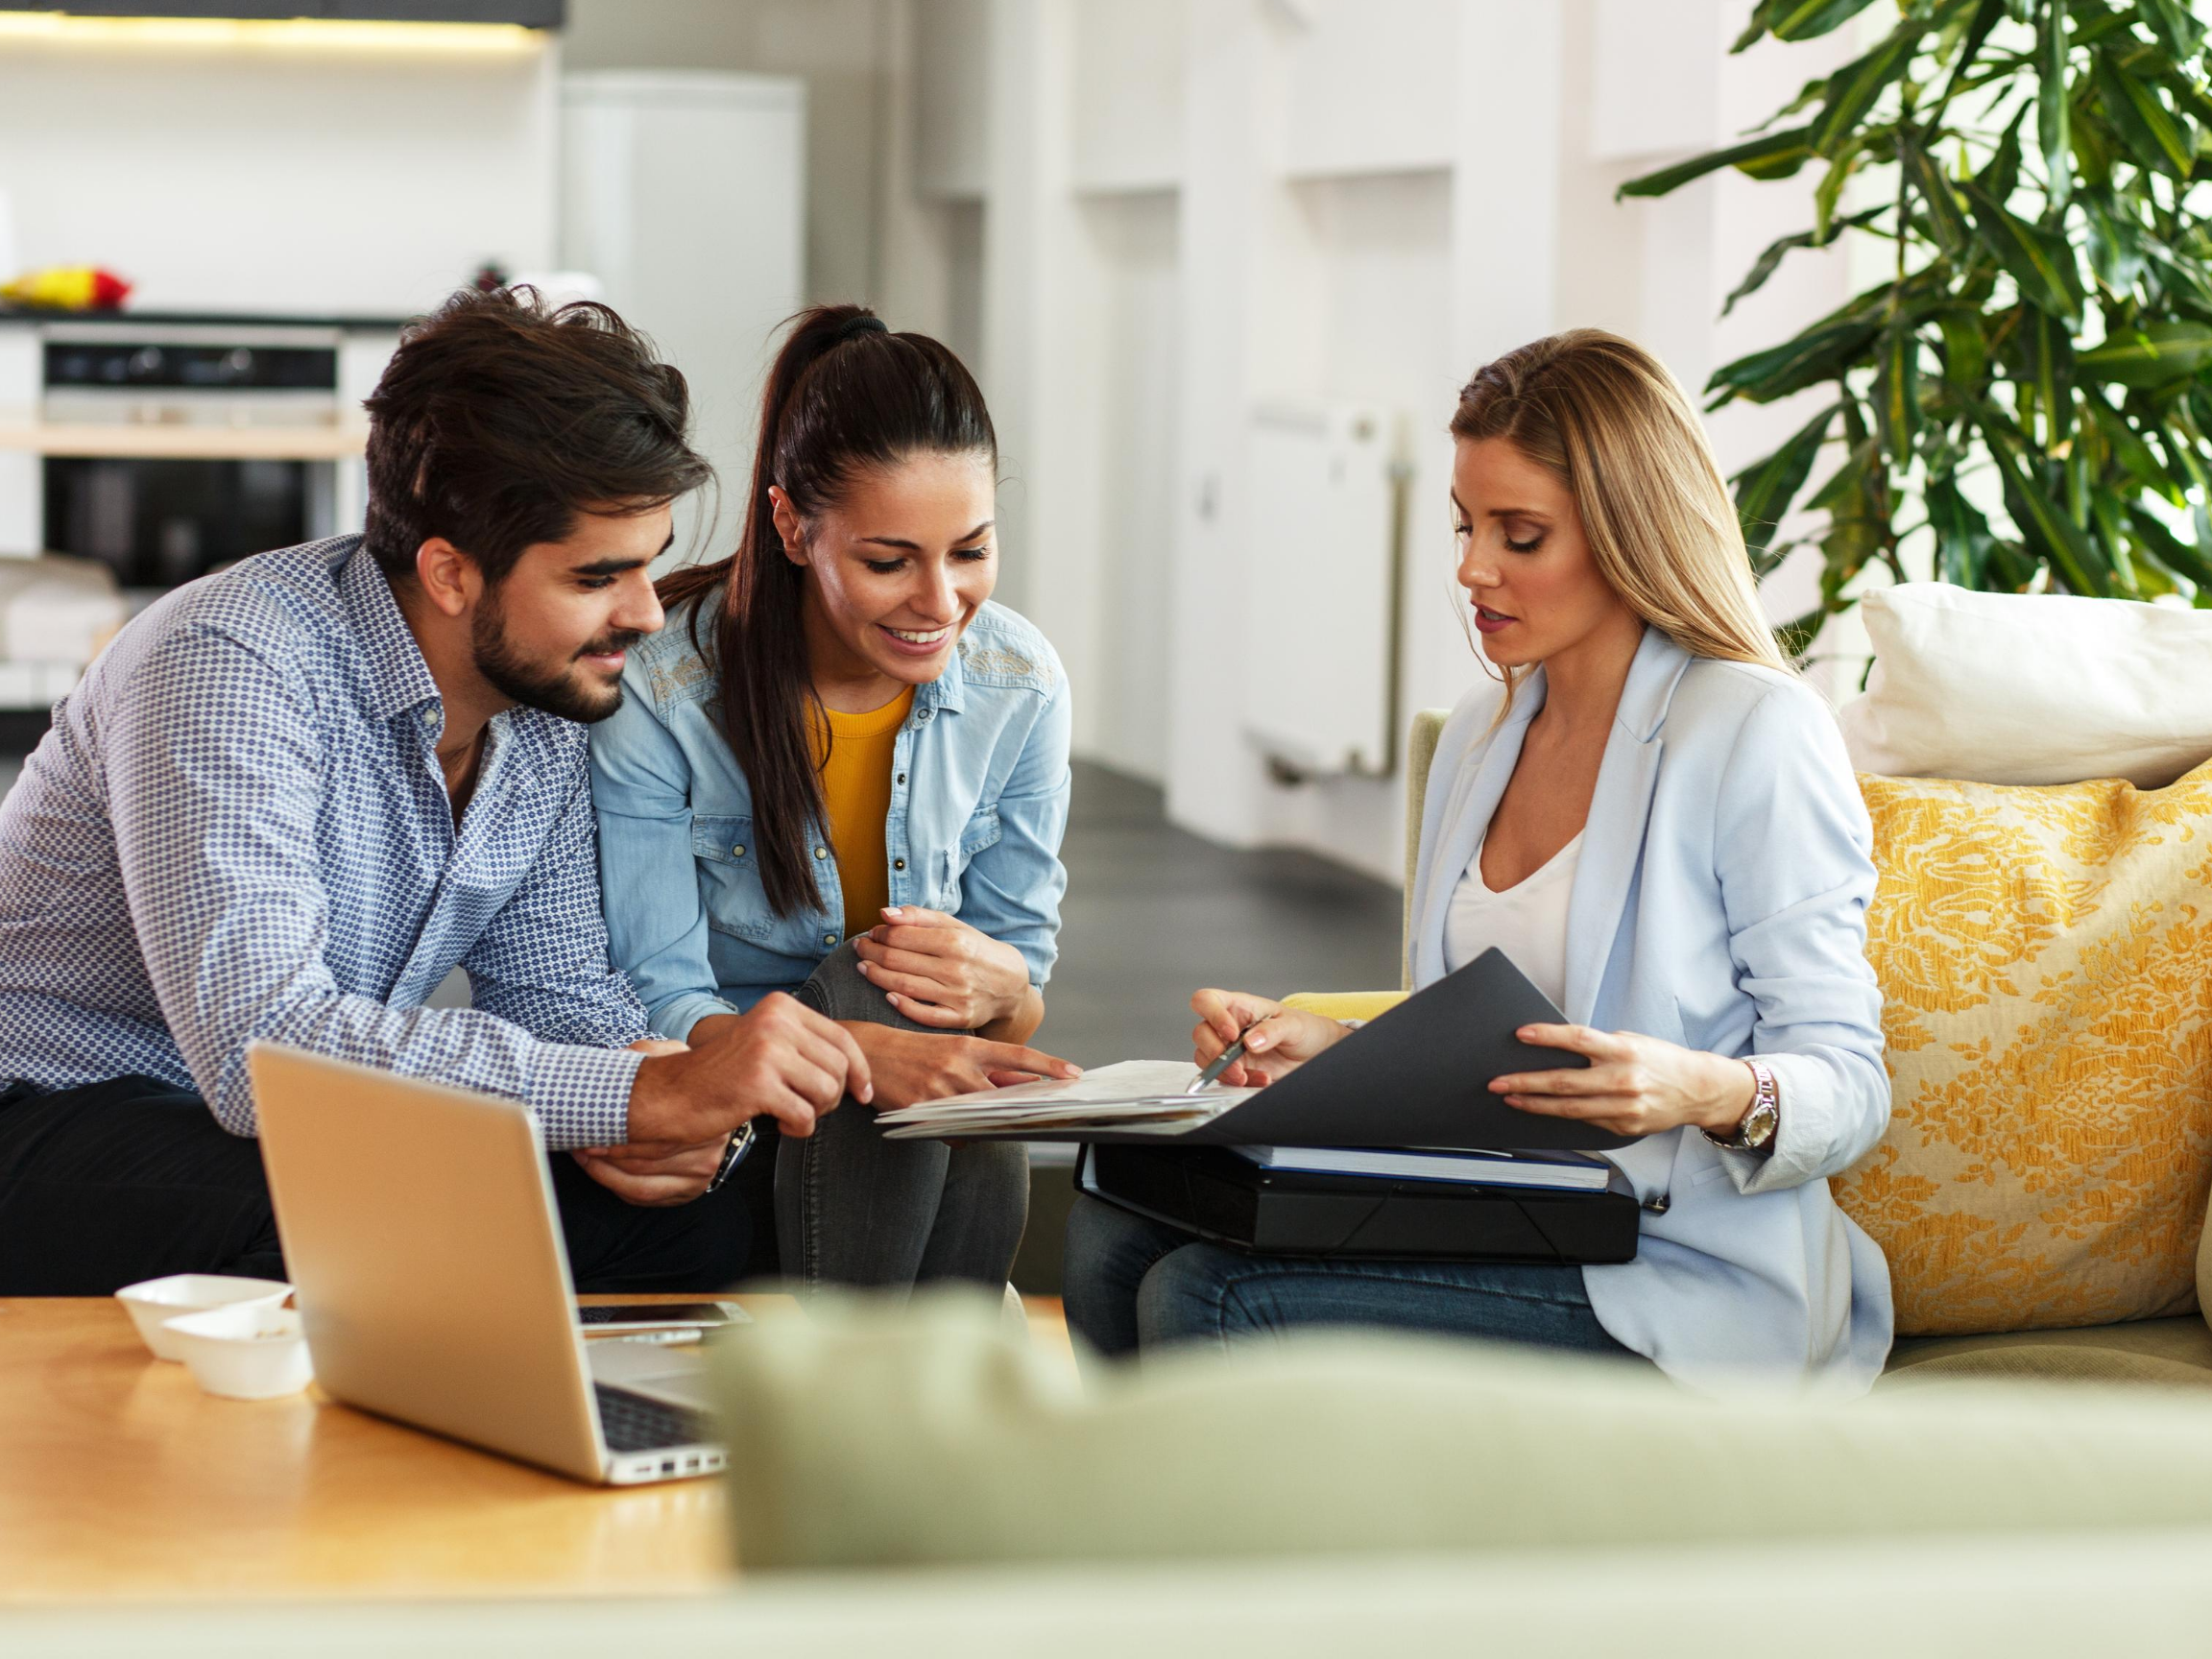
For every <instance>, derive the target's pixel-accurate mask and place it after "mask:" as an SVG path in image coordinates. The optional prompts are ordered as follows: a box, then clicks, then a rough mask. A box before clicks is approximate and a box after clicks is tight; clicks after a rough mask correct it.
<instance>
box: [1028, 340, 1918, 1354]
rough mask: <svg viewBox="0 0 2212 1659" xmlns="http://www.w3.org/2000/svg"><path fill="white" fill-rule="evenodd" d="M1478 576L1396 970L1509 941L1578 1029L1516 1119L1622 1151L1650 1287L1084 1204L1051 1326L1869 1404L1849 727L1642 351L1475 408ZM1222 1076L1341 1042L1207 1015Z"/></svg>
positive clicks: (1255, 1001) (1474, 551) (1459, 507)
mask: <svg viewBox="0 0 2212 1659" xmlns="http://www.w3.org/2000/svg"><path fill="white" fill-rule="evenodd" d="M1452 433H1453V436H1454V438H1455V440H1456V452H1455V459H1454V463H1453V472H1452V483H1453V490H1452V505H1453V512H1454V514H1455V523H1456V527H1457V532H1458V548H1459V563H1458V571H1457V574H1458V580H1459V584H1460V586H1461V587H1462V588H1464V589H1466V593H1467V600H1468V603H1469V605H1470V606H1471V608H1472V609H1471V616H1472V621H1473V626H1474V628H1475V629H1476V630H1478V631H1479V635H1480V640H1481V650H1482V654H1483V656H1484V657H1485V658H1486V659H1487V661H1488V668H1489V677H1488V678H1486V680H1485V682H1484V683H1483V684H1480V685H1478V686H1477V687H1476V689H1475V690H1473V691H1472V692H1470V693H1469V695H1468V696H1467V697H1466V698H1465V699H1464V700H1462V702H1461V703H1460V705H1459V707H1458V708H1457V709H1455V710H1454V711H1453V714H1452V718H1451V721H1450V723H1449V724H1448V725H1447V726H1446V727H1445V729H1444V733H1443V737H1442V740H1441V742H1440V743H1439V745H1438V747H1437V751H1436V759H1435V764H1434V767H1433V770H1432V771H1431V774H1430V779H1429V788H1428V809H1427V813H1426V815H1425V820H1424V822H1423V824H1422V827H1421V853H1420V859H1419V865H1418V871H1417V874H1416V876H1415V879H1414V890H1413V935H1412V940H1411V950H1412V958H1413V961H1412V967H1413V980H1414V983H1415V984H1416V985H1425V984H1427V983H1429V982H1430V981H1431V980H1434V979H1436V978H1438V977H1440V976H1441V975H1443V974H1448V973H1450V972H1452V971H1453V970H1454V969H1455V968H1457V967H1459V966H1461V965H1462V964H1464V963H1466V962H1469V961H1472V960H1473V959H1474V958H1475V957H1476V956H1478V955H1479V954H1480V953H1481V952H1482V951H1483V950H1486V949H1488V948H1490V947H1493V946H1496V947H1499V948H1501V949H1503V950H1504V951H1505V952H1506V954H1507V955H1509V956H1511V957H1512V958H1513V959H1514V960H1515V961H1516V962H1518V963H1519V964H1520V965H1521V967H1522V969H1523V970H1524V971H1525V972H1527V974H1528V975H1529V976H1530V977H1531V978H1532V979H1534V980H1535V982H1536V983H1537V984H1538V985H1539V986H1541V987H1542V988H1543V989H1544V991H1545V992H1546V993H1547V994H1548V995H1550V996H1551V998H1552V999H1553V1001H1555V1002H1556V1003H1557V1004H1558V1005H1559V1006H1560V1007H1561V1008H1562V1009H1563V1010H1564V1011H1565V1012H1566V1014H1567V1017H1568V1018H1569V1020H1571V1021H1572V1022H1574V1023H1572V1024H1564V1025H1532V1026H1528V1027H1527V1028H1525V1029H1524V1030H1523V1031H1522V1033H1521V1036H1522V1038H1523V1039H1524V1040H1525V1041H1527V1042H1529V1043H1532V1044H1537V1045H1541V1046H1550V1047H1557V1048H1562V1049H1567V1050H1570V1051H1572V1052H1574V1053H1576V1054H1581V1055H1586V1056H1587V1057H1588V1058H1589V1061H1590V1065H1589V1068H1588V1069H1587V1070H1548V1071H1534V1072H1528V1073H1526V1074H1523V1075H1519V1076H1511V1077H1502V1078H1500V1079H1498V1080H1497V1081H1496V1082H1495V1083H1493V1084H1491V1088H1492V1089H1494V1090H1495V1091H1497V1092H1498V1093H1500V1094H1503V1096H1504V1097H1505V1098H1506V1100H1507V1101H1508V1102H1510V1103H1511V1104H1512V1105H1514V1106H1516V1107H1518V1108H1520V1109H1521V1110H1522V1111H1525V1112H1527V1113H1530V1114H1532V1115H1541V1116H1554V1117H1565V1118H1585V1119H1588V1120H1590V1121H1593V1122H1596V1123H1599V1124H1602V1125H1604V1126H1605V1127H1607V1128H1609V1129H1612V1130H1615V1131H1617V1132H1619V1133H1621V1134H1623V1135H1630V1136H1635V1137H1637V1139H1636V1140H1635V1141H1634V1142H1633V1143H1631V1144H1630V1145H1628V1146H1627V1147H1625V1148H1623V1150H1621V1151H1619V1152H1614V1153H1609V1154H1607V1157H1608V1158H1609V1159H1610V1160H1611V1161H1612V1163H1614V1164H1615V1165H1616V1166H1618V1167H1619V1168H1620V1170H1621V1172H1622V1173H1623V1175H1624V1176H1625V1177H1626V1179H1627V1180H1628V1182H1629V1183H1630V1184H1631V1185H1632V1186H1633V1188H1634V1189H1635V1191H1636V1194H1637V1196H1638V1198H1639V1199H1640V1201H1641V1202H1642V1203H1643V1205H1644V1212H1643V1237H1642V1240H1641V1246H1640V1248H1639V1251H1638V1254H1637V1257H1636V1260H1635V1261H1633V1262H1624V1263H1622V1264H1620V1265H1614V1266H1600V1267H1586V1268H1584V1267H1573V1266H1558V1265H1521V1264H1505V1263H1482V1262H1376V1261H1329V1260H1303V1259H1301V1260H1291V1259H1283V1258H1267V1257H1257V1256H1250V1255H1244V1254H1240V1253H1238V1252H1235V1251H1231V1250H1226V1249H1223V1248H1220V1247H1218V1246H1215V1245H1212V1244H1206V1243H1198V1242H1193V1241H1191V1240H1190V1238H1189V1236H1187V1235H1183V1234H1178V1233H1174V1232H1172V1231H1170V1230H1168V1229H1166V1228H1164V1227H1160V1226H1157V1225H1155V1224H1153V1223H1149V1222H1145V1221H1142V1220H1141V1219H1139V1218H1137V1217H1134V1216H1131V1215H1128V1214H1124V1213H1122V1212H1119V1211H1117V1210H1115V1209H1113V1208H1111V1207H1109V1206H1107V1205H1105V1204H1102V1203H1100V1202H1099V1201H1097V1200H1095V1199H1085V1200H1083V1202H1082V1204H1081V1205H1080V1207H1079V1209H1078V1211H1077V1213H1076V1214H1075V1215H1074V1217H1073V1218H1072V1220H1071V1221H1070V1229H1069V1286H1068V1309H1069V1313H1070V1319H1071V1321H1072V1323H1073V1324H1074V1325H1075V1327H1076V1329H1077V1330H1079V1331H1080V1332H1081V1333H1082V1334H1083V1335H1085V1336H1086V1337H1087V1338H1089V1340H1090V1341H1091V1343H1092V1344H1093V1345H1094V1347H1095V1348H1097V1349H1099V1350H1101V1351H1103V1352H1105V1353H1108V1354H1118V1353H1127V1352H1130V1351H1133V1350H1136V1349H1138V1348H1140V1347H1145V1348H1149V1347H1151V1346H1153V1345H1154V1344H1157V1343H1162V1342H1167V1341H1172V1340H1179V1339H1193V1338H1203V1339H1211V1340H1221V1339H1225V1338H1228V1337H1230V1336H1234V1335H1238V1334H1246V1333H1257V1332H1274V1331H1282V1330H1286V1329H1288V1328H1292V1327H1299V1326H1311V1325H1327V1324H1338V1325H1341V1324H1359V1325H1383V1326H1394V1327H1399V1328H1407V1329H1417V1330H1424V1331H1432V1332H1445V1333H1453V1334H1464V1335H1469V1336H1481V1337H1490V1338H1495V1339H1503V1340H1507V1341H1518V1342H1524V1343H1531V1344H1536V1345H1539V1346H1544V1347H1551V1348H1564V1349H1576V1350H1583V1351H1588V1352H1594V1353H1605V1354H1611V1355H1615V1356H1627V1355H1640V1356H1642V1357H1644V1358H1646V1359H1648V1360H1651V1361H1653V1362H1655V1363H1656V1364H1657V1365H1659V1366H1660V1368H1661V1369H1663V1370H1664V1371H1666V1372H1667V1373H1669V1374H1670V1375H1671V1376H1674V1377H1676V1378H1678V1379H1680V1380H1682V1381H1684V1382H1686V1383H1692V1384H1696V1385H1704V1386H1713V1385H1718V1384H1719V1383H1724V1382H1726V1381H1727V1380H1729V1379H1730V1378H1732V1377H1737V1376H1742V1375H1744V1374H1759V1375H1763V1376H1767V1377H1775V1376H1781V1377H1797V1378H1805V1379H1815V1380H1819V1381H1821V1382H1823V1383H1830V1384H1833V1385H1838V1386H1841V1387H1844V1388H1849V1389H1862V1388H1864V1387H1865V1386H1867V1385H1868V1384H1869V1383H1871V1382H1872V1380H1873V1378H1874V1377H1875V1376H1876V1375H1877V1374H1878V1373H1879V1372H1880V1370H1881V1368H1882V1363H1883V1360H1884V1358H1886V1356H1887V1353H1888V1349H1889V1338H1890V1301H1889V1276H1888V1269H1887V1264H1886V1263H1885V1262H1884V1261H1883V1259H1882V1254H1881V1252H1880V1251H1879V1250H1878V1249H1877V1248H1876V1247H1875V1245H1874V1243H1873V1241H1872V1240H1871V1239H1869V1238H1867V1237H1866V1235H1865V1234H1864V1233H1863V1232H1861V1231H1860V1230H1859V1228H1858V1227H1856V1226H1855V1225H1853V1223H1852V1222H1851V1221H1850V1220H1849V1218H1848V1217H1846V1216H1845V1215H1844V1214H1842V1213H1841V1212H1840V1211H1839V1210H1838V1209H1837V1207H1836V1205H1835V1202H1834V1200H1833V1199H1831V1198H1830V1196H1829V1193H1828V1182H1827V1178H1828V1177H1829V1176H1831V1175H1834V1174H1836V1173H1838V1172H1839V1171H1840V1170H1842V1169H1843V1168H1845V1167H1846V1166H1849V1165H1850V1164H1852V1163H1853V1162H1854V1161H1855V1160H1857V1159H1858V1158H1860V1157H1862V1156H1863V1154H1864V1153H1865V1152H1866V1151H1867V1150H1868V1149H1869V1148H1871V1147H1872V1146H1873V1145H1874V1143H1875V1142H1876V1141H1877V1140H1878V1139H1879V1138H1880V1136H1881V1134H1882V1131H1883V1128H1884V1126H1885V1124H1886V1123H1887V1121H1888V1116H1889V1085H1888V1078H1887V1073H1886V1071H1885V1070H1884V1067H1883V1062H1882V1035H1881V997H1880V994H1879V992H1878V991H1877V990H1876V987H1875V982H1874V975H1873V973H1872V971H1871V970H1870V969H1869V968H1868V967H1867V964H1866V957H1865V922H1864V913H1865V907H1866V902H1867V900H1868V898H1869V897H1870V896H1871V895H1872V893H1873V891H1874V867H1873V865H1872V863H1871V861H1870V859H1869V856H1868V852H1869V846H1870V834H1869V830H1868V826H1867V820H1866V813H1865V810H1864V808H1863V806H1862V805H1861V803H1860V799H1859V794H1858V790H1857V788H1856V786H1855V785H1854V783H1853V781H1852V776H1851V768H1850V764H1849V762H1848V761H1847V760H1846V759H1845V758H1844V754H1843V746H1842V743H1841V741H1840V740H1839V737H1838V735H1837V732H1836V728H1835V724H1834V722H1833V721H1832V720H1831V719H1830V717H1829V715H1828V712H1827V710H1826V709H1825V708H1824V707H1823V706H1822V704H1821V702H1820V700H1819V698H1818V697H1817V696H1816V695H1815V694H1814V692H1813V691H1812V690H1810V689H1809V688H1808V687H1807V686H1805V685H1803V684H1802V683H1801V682H1800V681H1799V680H1798V679H1797V678H1796V677H1795V675H1794V674H1792V673H1791V669H1790V666H1789V664H1788V663H1787V662H1786V661H1784V660H1783V659H1782V657H1781V654H1780V653H1779V652H1778V651H1777V650H1776V648H1775V644H1774V640H1773V637H1772V635H1771V634H1770V633H1769V632H1768V629H1767V623H1766V621H1765V619H1764V617H1763V616H1762V614H1761V612H1760V608H1759V603H1758V599H1757V595H1756V594H1755V592H1754V591H1753V588H1752V582H1751V575H1750V570H1749V565H1748V562H1747V561H1746V559H1745V557H1744V551H1743V537H1742V535H1741V534H1740V532H1739V530H1738V527H1737V522H1736V516H1735V513H1734V511H1733V510H1732V508H1731V506H1730V503H1729V499H1728V494H1727V491H1726V489H1725V487H1724V486H1723V484H1722V482H1721V478H1720V474H1719V469H1718V468H1717V467H1716V466H1715V465H1714V462H1713V457H1712V454H1711V451H1710V450H1709V449H1708V448H1707V446H1706V443H1705V438H1704V434H1703V432H1702V430H1701V429H1700V427H1699V425H1698V423H1697V420H1696V417H1695V415H1694V414H1693V413H1692V411H1691V408H1690V405H1689V403H1688V401H1687V399H1685V398H1684V397H1683V395H1682V393H1681V391H1680V389H1679V388H1678V387H1677V386H1676V385H1675V384H1674V382H1673V381H1672V379H1671V377H1670V376H1669V375H1668V373H1667V372H1666V371H1665V370H1664V369H1663V368H1661V367H1660V366H1659V364H1658V363H1656V362H1655V361H1654V360H1653V359H1652V358H1651V357H1650V356H1649V355H1647V353H1646V352H1644V351H1643V350H1641V349H1638V348H1637V347H1635V346H1633V345H1631V344H1629V343H1628V342H1627V341H1625V340H1621V339H1618V338H1616V337H1614V336H1612V335H1610V334H1603V333H1599V332H1598V331H1596V330H1592V329H1581V330H1576V331H1575V332H1573V333H1568V334H1561V335H1557V336H1554V337H1553V338H1551V339H1547V340H1540V341H1537V342H1536V343H1535V344H1534V345H1531V346H1525V347H1523V348H1522V349H1519V350H1517V351H1514V352H1512V353H1510V354H1509V355H1507V356H1504V357H1502V358H1500V359H1499V360H1498V361H1497V362H1495V363H1492V364H1490V365H1489V366H1488V367H1487V368H1484V369H1482V370H1481V371H1479V373H1477V374H1476V376H1475V378H1474V379H1473V380H1472V381H1470V382H1469V383H1468V385H1467V386H1466V388H1465V389H1464V391H1462V392H1461V394H1460V398H1459V407H1458V410H1457V413H1456V414H1455V416H1454V418H1453V421H1452ZM1191 1007H1192V1009H1193V1011H1194V1012H1195V1013H1196V1014H1197V1015H1198V1017H1199V1018H1198V1025H1197V1029H1196V1031H1195V1032H1194V1034H1193V1040H1194V1043H1195V1046H1196V1049H1197V1058H1198V1059H1199V1060H1200V1061H1201V1062H1203V1061H1207V1060H1210V1059H1212V1058H1213V1057H1214V1055H1216V1054H1218V1053H1220V1052H1221V1050H1222V1049H1223V1048H1224V1047H1225V1046H1227V1045H1228V1044H1229V1043H1230V1042H1231V1041H1233V1040H1234V1039H1235V1037H1236V1036H1237V1034H1238V1032H1239V1031H1242V1030H1244V1029H1245V1028H1246V1027H1251V1028H1252V1029H1251V1032H1250V1037H1249V1041H1248V1045H1247V1046H1248V1050H1249V1053H1250V1055H1251V1058H1249V1059H1247V1060H1246V1061H1245V1062H1244V1063H1243V1064H1242V1065H1240V1066H1238V1067H1234V1068H1232V1069H1231V1070H1230V1071H1229V1072H1228V1073H1227V1074H1226V1077H1225V1081H1227V1082H1229V1083H1232V1084H1236V1083H1238V1082H1243V1083H1264V1082H1269V1081H1272V1080H1274V1079H1277V1078H1280V1077H1282V1076H1284V1075H1285V1074H1286V1073H1287V1072H1289V1071H1290V1070H1294V1069H1295V1068H1296V1067H1298V1066H1299V1065H1301V1064H1303V1063H1304V1062H1305V1061H1307V1060H1310V1059H1311V1058H1312V1057H1313V1056H1314V1055H1316V1054H1318V1053H1320V1052H1321V1050H1323V1049H1324V1048H1326V1047H1328V1046H1330V1045H1331V1044H1333V1043H1335V1042H1337V1041H1339V1040H1340V1039H1341V1038H1342V1037H1343V1036H1344V1035H1345V1032H1346V1027H1344V1026H1342V1025H1339V1024H1337V1023H1336V1022H1334V1021H1331V1020H1326V1019H1323V1018H1321V1017H1319V1016H1317V1015H1314V1014H1310V1013H1300V1012H1295V1011H1292V1010H1289V1009H1286V1008H1284V1007H1283V1006H1282V1005H1281V1004H1280V1003H1277V1002H1273V1001H1270V1000H1268V999H1267V998H1263V997H1256V996H1252V995H1249V994H1247V993H1244V992H1234V991H1201V992H1199V993H1198V994H1197V995H1196V996H1195V997H1194V998H1191Z"/></svg>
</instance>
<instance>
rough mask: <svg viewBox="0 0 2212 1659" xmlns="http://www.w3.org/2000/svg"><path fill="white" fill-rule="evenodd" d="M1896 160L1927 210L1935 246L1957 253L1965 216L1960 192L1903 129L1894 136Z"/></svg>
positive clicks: (1962, 240)
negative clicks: (1960, 201)
mask: <svg viewBox="0 0 2212 1659" xmlns="http://www.w3.org/2000/svg"><path fill="white" fill-rule="evenodd" d="M1897 160H1898V162H1899V164H1900V165H1901V166H1903V168H1904V169H1905V177H1906V180H1907V181H1908V182H1909V183H1911V187H1912V189H1913V192H1914V193H1915V194H1916V195H1918V196H1919V198H1920V200H1921V202H1922V204H1924V205H1925V206H1926V207H1927V209H1928V223H1929V226H1930V228H1932V229H1934V230H1935V232H1936V246H1938V247H1940V248H1941V249H1942V250H1943V252H1946V253H1956V252H1959V251H1960V249H1962V248H1964V247H1965V246H1966V239H1967V229H1966V215H1965V213H1964V212H1963V211H1962V210H1961V209H1960V205H1959V192H1958V190H1957V189H1956V188H1955V187H1954V186H1953V185H1952V182H1951V180H1949V179H1948V178H1946V177H1945V176H1944V173H1943V167H1942V164H1941V163H1940V162H1938V161H1937V160H1936V157H1935V156H1931V155H1929V154H1928V152H1927V150H1926V149H1925V148H1924V147H1923V146H1922V145H1921V143H1920V142H1919V140H1918V139H1916V138H1914V137H1911V135H1909V134H1908V133H1907V132H1904V131H1903V130H1902V129H1900V130H1899V132H1898V134H1897Z"/></svg>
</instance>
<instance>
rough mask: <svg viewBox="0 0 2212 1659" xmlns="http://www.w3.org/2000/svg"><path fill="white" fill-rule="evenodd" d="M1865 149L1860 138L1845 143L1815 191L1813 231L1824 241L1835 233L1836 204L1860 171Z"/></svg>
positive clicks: (1829, 164) (1830, 163)
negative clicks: (1844, 187) (1855, 174)
mask: <svg viewBox="0 0 2212 1659" xmlns="http://www.w3.org/2000/svg"><path fill="white" fill-rule="evenodd" d="M1864 150H1865V146H1864V145H1863V143H1861V142H1860V141H1859V140H1858V139H1853V140H1852V141H1851V142H1850V143H1848V144H1846V145H1844V146H1843V151H1842V154H1841V155H1839V156H1837V157H1836V158H1835V160H1833V161H1831V162H1829V163H1828V171H1827V172H1826V173H1824V174H1822V175H1821V177H1820V183H1819V185H1818V186H1817V187H1816V188H1815V190H1814V192H1813V233H1814V234H1815V236H1817V237H1819V238H1820V240H1821V241H1823V242H1825V241H1827V240H1828V238H1829V237H1830V236H1832V235H1834V234H1835V225H1836V204H1837V202H1838V201H1839V199H1840V198H1841V197H1842V194H1843V186H1844V185H1846V184H1848V183H1850V182H1851V175H1852V174H1854V173H1856V172H1858V171H1859V157H1860V156H1861V155H1862V154H1863V152H1864Z"/></svg>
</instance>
